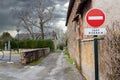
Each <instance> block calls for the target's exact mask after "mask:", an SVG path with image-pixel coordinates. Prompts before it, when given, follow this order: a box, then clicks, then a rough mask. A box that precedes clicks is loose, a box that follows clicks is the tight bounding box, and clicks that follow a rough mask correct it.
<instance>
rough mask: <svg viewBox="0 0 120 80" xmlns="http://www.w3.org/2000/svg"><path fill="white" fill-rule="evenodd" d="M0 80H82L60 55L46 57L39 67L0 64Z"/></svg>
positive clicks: (62, 55)
mask: <svg viewBox="0 0 120 80" xmlns="http://www.w3.org/2000/svg"><path fill="white" fill-rule="evenodd" d="M0 80H84V79H83V78H82V76H81V75H80V74H79V72H78V70H77V69H76V68H75V67H74V66H73V65H72V64H69V63H68V62H67V61H66V56H65V55H64V54H63V53H62V52H59V53H52V54H50V55H48V56H47V57H46V58H45V59H44V60H43V61H42V62H41V63H40V64H39V65H36V66H24V67H20V66H19V65H15V64H2V63H0Z"/></svg>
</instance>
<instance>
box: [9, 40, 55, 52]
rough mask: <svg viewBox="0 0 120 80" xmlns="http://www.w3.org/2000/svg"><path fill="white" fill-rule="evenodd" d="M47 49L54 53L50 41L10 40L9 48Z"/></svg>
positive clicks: (52, 44)
mask: <svg viewBox="0 0 120 80" xmlns="http://www.w3.org/2000/svg"><path fill="white" fill-rule="evenodd" d="M18 45H19V46H18ZM18 47H19V48H26V49H27V48H32V49H34V48H47V47H49V48H50V50H51V51H54V43H53V41H52V40H19V41H18V40H15V39H13V40H11V48H12V49H13V48H18Z"/></svg>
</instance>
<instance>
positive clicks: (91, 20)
mask: <svg viewBox="0 0 120 80" xmlns="http://www.w3.org/2000/svg"><path fill="white" fill-rule="evenodd" d="M86 21H87V23H88V24H89V25H90V26H92V27H94V28H98V27H100V26H101V25H102V24H103V23H104V21H105V14H104V12H103V11H102V10H100V9H91V10H89V11H88V13H87V15H86Z"/></svg>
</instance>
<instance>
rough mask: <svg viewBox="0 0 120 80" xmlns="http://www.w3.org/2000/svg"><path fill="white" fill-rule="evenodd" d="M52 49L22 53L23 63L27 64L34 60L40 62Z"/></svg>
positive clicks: (31, 50)
mask: <svg viewBox="0 0 120 80" xmlns="http://www.w3.org/2000/svg"><path fill="white" fill-rule="evenodd" d="M49 53H50V48H40V49H30V50H26V51H23V52H22V53H21V63H22V64H27V63H30V62H32V61H34V60H38V59H39V58H40V57H42V56H47V55H48V54H49Z"/></svg>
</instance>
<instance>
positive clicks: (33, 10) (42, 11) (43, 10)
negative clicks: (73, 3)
mask: <svg viewBox="0 0 120 80" xmlns="http://www.w3.org/2000/svg"><path fill="white" fill-rule="evenodd" d="M47 1H51V0H34V1H33V2H32V3H29V4H30V7H29V8H25V7H24V8H21V9H20V10H19V9H14V10H15V13H16V15H17V17H18V18H19V20H20V23H21V25H22V26H23V27H24V28H25V29H26V30H27V31H28V32H29V33H30V35H31V37H32V38H33V39H34V38H35V35H34V33H35V29H39V32H40V36H41V38H42V39H44V28H45V25H46V24H47V23H48V22H50V20H51V18H52V17H53V11H54V4H53V3H52V1H51V4H48V2H47Z"/></svg>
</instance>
